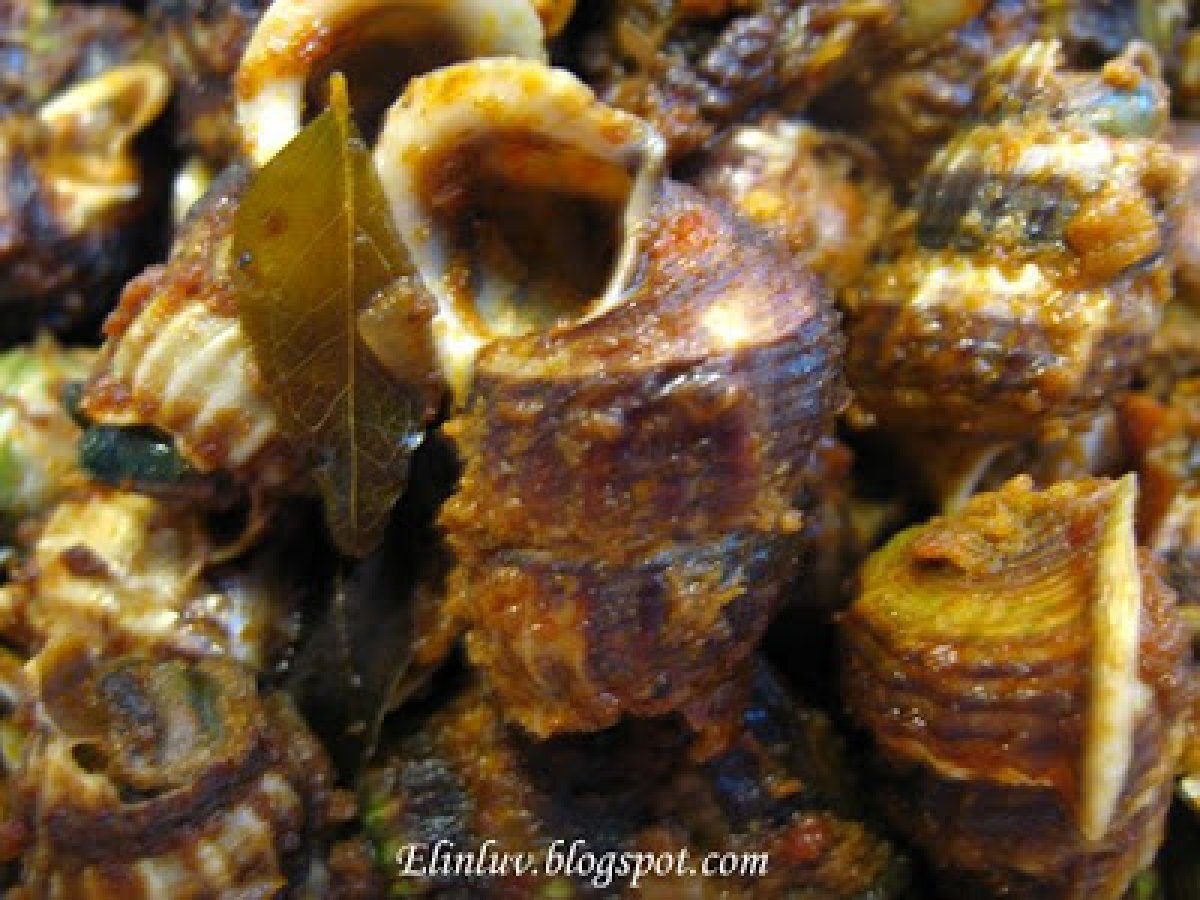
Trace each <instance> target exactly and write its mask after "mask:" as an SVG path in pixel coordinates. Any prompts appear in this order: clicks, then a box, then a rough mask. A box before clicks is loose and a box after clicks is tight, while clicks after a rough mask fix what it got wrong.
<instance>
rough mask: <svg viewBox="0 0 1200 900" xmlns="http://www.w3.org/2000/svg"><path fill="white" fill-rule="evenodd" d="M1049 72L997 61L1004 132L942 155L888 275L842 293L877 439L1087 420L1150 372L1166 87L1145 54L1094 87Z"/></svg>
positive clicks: (1038, 54) (1035, 59)
mask: <svg viewBox="0 0 1200 900" xmlns="http://www.w3.org/2000/svg"><path fill="white" fill-rule="evenodd" d="M1056 61H1057V50H1056V48H1055V47H1054V45H1043V44H1035V45H1031V46H1030V47H1029V48H1024V49H1022V50H1019V51H1014V52H1013V53H1011V54H1009V55H1007V56H1005V57H1002V58H1001V59H1000V60H998V61H997V62H996V64H995V67H994V71H993V74H994V76H995V79H996V80H995V85H996V86H995V88H994V90H993V89H989V90H988V91H985V98H991V99H985V101H984V103H985V109H994V110H995V111H996V112H997V113H998V114H999V115H1000V118H999V119H998V120H997V121H994V122H985V123H982V124H978V125H974V126H972V127H969V128H967V129H966V130H964V131H963V132H962V133H960V134H959V135H958V137H956V138H955V139H954V140H953V141H951V143H950V144H949V145H947V146H946V147H945V148H944V149H943V150H942V151H941V152H940V153H939V154H938V155H937V157H936V158H935V159H934V161H933V162H932V163H931V164H930V166H929V169H928V170H927V171H926V173H925V176H924V177H923V179H922V182H921V185H920V188H919V189H918V192H917V194H916V197H915V198H914V201H913V206H912V209H911V210H910V211H909V213H908V214H907V215H906V216H905V217H903V218H901V219H900V220H899V222H898V223H897V226H896V230H895V233H894V234H893V235H892V236H891V238H890V240H891V244H892V247H893V248H894V249H893V250H892V252H891V254H890V258H889V259H887V260H886V261H883V262H881V263H879V264H878V265H876V266H875V267H874V268H873V269H871V270H870V271H869V272H868V273H867V275H866V276H865V278H864V279H863V280H862V281H861V282H860V283H859V284H858V285H856V286H855V287H854V288H853V289H852V290H850V291H848V292H847V293H846V296H845V308H846V312H847V330H848V336H849V348H850V352H849V355H848V359H847V369H848V375H849V378H850V381H851V385H852V387H853V388H854V389H855V391H856V397H857V402H858V404H859V405H860V406H861V407H862V408H863V410H865V411H866V412H867V413H868V414H869V415H870V416H873V417H874V418H875V420H877V421H878V422H879V423H881V424H882V425H884V426H886V427H888V428H895V429H897V430H908V431H921V430H924V431H936V432H941V433H947V432H960V433H964V434H972V435H976V436H983V437H991V438H1005V437H1019V436H1023V435H1027V434H1028V433H1029V432H1030V430H1031V428H1032V429H1037V428H1047V427H1050V426H1054V425H1061V424H1062V423H1063V422H1069V421H1071V420H1072V419H1075V418H1077V417H1079V416H1080V415H1081V414H1089V413H1092V412H1094V411H1095V410H1096V409H1097V408H1098V407H1099V406H1100V405H1101V404H1102V403H1103V402H1104V401H1105V399H1106V398H1108V397H1110V396H1111V395H1112V394H1113V393H1114V392H1115V391H1116V390H1118V389H1119V388H1121V387H1123V386H1124V385H1125V384H1126V383H1127V382H1128V381H1129V380H1130V379H1131V378H1132V376H1133V373H1134V371H1135V369H1136V367H1137V366H1138V365H1139V364H1140V362H1141V361H1142V360H1143V359H1144V358H1145V355H1146V352H1147V350H1148V348H1149V345H1150V340H1151V336H1152V335H1153V333H1154V330H1155V328H1156V327H1157V325H1158V322H1159V319H1160V317H1161V315H1162V310H1163V307H1164V306H1165V304H1166V301H1167V299H1168V298H1169V297H1170V294H1171V280H1172V273H1173V265H1172V261H1171V258H1172V247H1171V235H1170V229H1171V226H1172V218H1171V205H1172V203H1173V201H1174V199H1175V196H1176V193H1177V191H1178V189H1179V187H1180V185H1181V183H1182V182H1181V176H1182V170H1181V169H1180V166H1179V164H1178V160H1177V158H1176V157H1175V155H1174V154H1173V153H1171V151H1170V150H1169V148H1168V147H1166V145H1165V144H1162V143H1160V142H1158V141H1157V140H1155V139H1154V138H1153V137H1142V136H1140V135H1142V134H1149V135H1154V134H1155V133H1156V129H1157V125H1158V123H1159V122H1160V117H1161V112H1162V111H1161V110H1160V109H1159V108H1158V107H1157V106H1156V105H1155V104H1156V102H1157V101H1156V99H1155V98H1157V97H1159V96H1160V95H1161V93H1162V87H1161V84H1159V83H1158V82H1157V80H1156V77H1155V73H1154V71H1153V69H1152V68H1150V69H1149V70H1148V69H1147V68H1146V66H1148V65H1149V63H1146V62H1145V53H1144V51H1142V50H1138V49H1134V50H1131V51H1130V53H1129V55H1128V56H1126V57H1122V58H1119V59H1118V60H1114V61H1113V62H1111V63H1109V64H1108V65H1107V66H1106V67H1105V68H1104V70H1102V72H1101V73H1100V74H1099V75H1098V76H1095V77H1094V79H1093V81H1094V82H1095V83H1093V82H1092V81H1087V80H1086V78H1085V76H1079V77H1078V78H1076V77H1075V76H1071V77H1066V76H1064V77H1062V78H1060V77H1059V76H1058V75H1057V74H1056V73H1057V72H1058V69H1056V68H1055V65H1056ZM1081 81H1082V82H1083V83H1081ZM1017 94H1021V95H1023V96H1025V98H1026V102H1025V104H1024V105H1022V106H1021V107H1020V111H1019V112H1017V111H1014V110H1009V111H1008V112H1005V110H1006V109H1007V107H1006V105H1005V104H1007V103H1009V102H1012V97H1013V96H1015V95H1017ZM1147 104H1149V105H1147ZM1113 135H1117V136H1113Z"/></svg>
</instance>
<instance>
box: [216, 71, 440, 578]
mask: <svg viewBox="0 0 1200 900" xmlns="http://www.w3.org/2000/svg"><path fill="white" fill-rule="evenodd" d="M233 259H234V260H235V261H236V266H235V282H234V283H235V285H236V288H237V291H238V302H239V308H240V316H241V321H242V325H243V327H244V328H245V330H246V333H247V335H248V336H249V339H250V342H251V344H252V346H253V349H254V353H255V356H256V359H257V361H258V365H259V368H260V369H261V371H262V377H263V379H264V381H265V382H266V385H267V388H268V391H269V393H270V396H271V398H272V402H273V404H274V407H275V409H276V411H277V413H278V415H279V419H280V422H281V425H282V427H283V429H284V431H285V433H286V434H287V435H288V437H289V438H290V439H291V440H292V442H293V443H294V444H295V445H296V446H297V447H299V448H300V449H301V450H302V451H303V452H305V453H307V454H308V457H309V459H311V461H312V466H313V475H314V477H315V479H316V481H317V484H318V486H319V487H320V490H321V494H322V497H323V498H324V501H325V517H326V521H327V522H328V524H329V529H330V532H331V533H332V534H333V537H334V540H335V541H336V542H337V545H338V547H339V548H340V549H341V550H342V551H343V552H345V553H348V554H351V555H354V556H363V555H365V554H366V553H368V552H370V550H371V549H372V548H373V547H375V546H376V545H377V544H378V542H379V540H380V538H381V537H382V534H383V530H384V527H385V525H386V524H387V518H388V513H389V511H390V510H391V508H392V505H393V504H394V503H395V501H396V498H397V497H399V495H400V494H401V493H402V492H403V491H404V488H405V485H406V482H407V478H408V461H409V457H410V455H411V453H412V451H413V450H414V449H415V448H416V447H417V446H418V445H419V444H420V443H421V439H422V436H423V434H424V429H425V425H426V423H427V422H428V420H429V419H430V418H431V417H432V414H433V411H434V406H435V403H436V379H435V376H434V372H435V369H434V357H433V344H432V334H431V332H430V331H429V328H428V318H429V316H428V314H427V312H426V310H427V309H428V308H431V307H430V304H429V303H428V300H427V299H426V298H425V296H424V289H423V288H419V289H417V290H414V289H412V279H411V278H408V276H410V275H411V274H412V272H413V266H412V264H411V261H410V260H409V258H408V255H407V253H406V251H405V249H404V246H403V244H402V243H401V242H400V239H399V237H398V236H397V234H396V231H395V227H394V225H393V224H392V219H391V215H390V212H389V210H388V205H387V201H386V199H385V197H384V194H383V189H382V187H381V186H380V184H379V180H378V177H377V176H376V174H375V170H374V168H373V166H372V163H371V156H370V153H369V151H368V149H367V147H366V145H365V144H364V143H363V141H362V138H361V137H360V136H359V135H358V133H357V130H356V129H355V127H354V124H353V122H352V120H351V118H350V110H349V101H348V99H347V95H346V87H345V81H344V79H341V78H340V77H339V76H334V78H333V79H332V80H331V84H330V106H329V108H328V109H327V110H326V111H325V112H324V113H322V114H321V115H320V116H318V117H317V118H316V119H315V120H313V122H312V123H311V124H310V125H308V126H307V127H306V128H305V129H304V130H303V131H302V132H301V133H300V134H299V135H297V136H296V138H295V139H294V140H293V141H292V142H291V143H290V144H288V145H287V146H286V147H284V148H283V150H281V151H280V153H279V154H278V155H277V156H276V157H275V158H274V159H273V160H271V161H270V162H269V163H267V165H266V166H264V167H263V168H262V169H261V170H259V172H258V173H256V175H255V176H254V179H253V181H252V182H251V184H250V185H249V187H248V189H247V191H246V194H245V196H244V197H243V199H242V202H241V204H240V206H239V208H238V210H237V214H236V216H235V220H234V236H233ZM397 279H405V284H406V285H408V286H409V289H407V290H405V291H402V292H399V294H398V296H399V297H400V298H401V299H402V300H405V298H406V302H409V303H411V304H413V306H414V310H415V312H414V313H413V315H411V316H408V317H407V320H408V321H409V327H411V328H413V330H414V331H413V334H411V335H409V336H408V340H406V341H405V343H404V346H405V347H406V352H407V353H409V354H411V358H410V359H408V360H406V364H405V365H404V367H403V371H404V372H405V373H406V376H405V379H404V380H401V379H398V378H397V377H396V376H395V375H394V374H391V372H390V371H389V369H388V368H386V367H385V366H383V365H382V364H380V362H379V361H378V360H377V359H376V358H375V356H374V355H373V354H372V352H371V351H370V349H369V348H368V347H367V346H366V345H365V344H364V343H363V340H362V338H361V336H360V335H359V330H358V320H359V316H360V314H362V313H363V312H364V311H365V310H367V309H368V308H369V307H370V305H371V302H372V299H373V298H375V297H376V296H377V295H378V294H379V293H380V292H381V291H385V289H387V288H388V287H389V286H390V285H392V284H393V283H394V282H395V281H396V280H397ZM401 318H403V317H398V318H397V321H399V320H400V319H401ZM413 373H416V374H413Z"/></svg>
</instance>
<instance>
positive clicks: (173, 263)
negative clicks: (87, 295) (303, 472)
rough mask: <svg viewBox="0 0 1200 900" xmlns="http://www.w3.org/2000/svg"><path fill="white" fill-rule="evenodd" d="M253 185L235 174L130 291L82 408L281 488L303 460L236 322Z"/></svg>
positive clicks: (242, 477) (201, 461) (202, 468)
mask: <svg viewBox="0 0 1200 900" xmlns="http://www.w3.org/2000/svg"><path fill="white" fill-rule="evenodd" d="M244 182H245V174H244V172H241V171H239V170H230V171H229V172H228V173H226V175H225V176H224V177H223V178H222V180H221V181H219V182H218V183H217V184H216V185H215V186H214V189H213V191H212V192H211V193H210V194H209V196H208V197H207V198H206V199H205V201H204V202H203V203H202V204H201V205H200V206H199V207H198V208H197V209H196V210H194V211H193V214H192V216H191V217H190V219H189V221H188V223H187V224H186V225H185V226H184V230H183V231H182V233H181V234H180V235H179V237H178V238H177V240H176V242H175V246H174V248H173V249H172V251H171V256H170V258H169V259H168V260H167V263H166V264H165V265H163V266H154V267H151V268H150V269H147V270H146V271H145V272H144V273H142V274H141V275H139V276H138V277H137V278H135V279H134V280H133V281H131V282H130V283H129V285H128V286H127V287H126V288H125V291H124V292H123V294H122V295H121V302H120V304H119V305H118V307H117V309H116V311H115V312H114V313H113V315H112V316H111V317H110V318H109V320H108V322H107V324H106V325H105V332H106V335H107V340H106V342H105V345H104V347H103V348H102V350H101V352H100V358H99V360H98V361H97V364H96V367H95V369H94V371H93V373H92V377H91V380H90V381H89V383H88V386H87V389H86V391H85V393H84V396H83V398H82V402H81V407H82V409H83V412H84V413H85V414H86V415H87V416H88V417H89V418H90V419H91V420H93V421H94V422H97V423H101V424H104V425H117V426H128V425H149V426H152V427H154V428H157V429H159V430H160V431H162V432H165V433H166V434H169V435H170V436H171V437H172V438H173V439H174V441H175V445H176V447H177V448H178V450H179V452H180V453H181V454H182V455H183V457H184V458H185V459H186V460H187V461H188V463H189V464H190V465H191V466H192V467H193V468H194V469H195V470H196V471H198V472H201V473H209V472H216V471H222V472H227V473H229V474H230V475H232V476H233V477H234V479H235V480H237V481H239V482H242V483H245V484H249V485H251V486H252V487H254V488H262V489H278V488H280V487H282V486H283V485H286V484H288V483H290V482H293V481H294V480H295V479H296V478H298V477H299V470H300V464H299V461H298V460H297V459H295V457H294V455H293V453H292V450H291V448H290V446H289V444H288V442H287V441H286V439H285V437H284V435H283V433H282V432H281V431H280V429H279V423H278V421H277V420H276V418H275V413H274V411H273V410H272V408H271V405H270V402H269V400H268V398H267V397H266V395H265V391H264V389H263V386H262V384H261V381H260V379H259V377H258V371H257V366H256V363H255V360H254V357H253V354H252V352H251V348H250V345H249V342H248V340H247V339H246V336H245V333H244V332H243V331H242V327H241V323H240V322H239V320H238V318H237V299H236V296H235V293H234V288H233V284H232V274H231V262H230V260H229V239H230V236H231V234H232V229H233V215H234V210H235V208H236V202H237V201H236V197H237V196H238V193H239V192H240V190H241V188H242V186H243V185H244Z"/></svg>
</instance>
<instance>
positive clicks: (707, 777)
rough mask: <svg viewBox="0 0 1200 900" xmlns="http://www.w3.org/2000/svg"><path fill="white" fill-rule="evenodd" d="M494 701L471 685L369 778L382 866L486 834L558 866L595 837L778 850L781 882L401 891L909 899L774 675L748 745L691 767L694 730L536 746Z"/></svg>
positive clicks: (770, 874) (583, 883)
mask: <svg viewBox="0 0 1200 900" xmlns="http://www.w3.org/2000/svg"><path fill="white" fill-rule="evenodd" d="M490 701H491V698H490V697H489V696H488V695H487V693H486V692H484V691H482V690H480V688H479V687H478V685H472V686H469V687H468V688H467V689H466V690H465V691H462V692H460V693H459V694H458V695H457V696H455V697H453V698H451V699H450V701H449V702H448V703H446V704H445V706H443V707H442V708H441V709H439V710H438V712H436V713H435V714H434V715H432V716H429V717H427V718H425V719H424V720H423V721H422V722H420V723H419V725H418V726H417V727H416V728H414V729H413V730H412V731H411V733H410V734H409V735H408V736H407V737H404V738H402V739H399V740H397V741H395V742H394V743H393V744H392V745H391V746H390V747H389V748H388V750H387V752H386V754H385V756H384V757H383V760H382V762H381V764H380V765H378V766H377V767H375V768H374V769H373V770H371V771H369V772H368V773H367V775H366V776H365V777H364V779H363V781H362V784H361V787H360V795H361V798H362V799H361V803H362V806H363V809H364V821H365V822H366V825H367V834H368V837H369V838H370V839H371V840H372V842H373V844H374V846H375V848H376V854H377V855H378V856H379V857H380V858H384V859H399V860H401V865H403V860H404V848H405V847H406V846H411V845H414V844H416V845H422V844H425V843H426V842H428V845H429V846H432V845H433V843H434V842H435V841H437V840H438V839H442V840H448V841H451V842H453V847H454V849H456V850H461V849H467V848H472V849H473V848H476V847H479V846H480V845H481V842H482V841H483V840H484V839H485V838H486V839H491V841H492V842H493V844H492V845H491V846H494V848H495V850H496V851H497V852H502V851H504V850H516V851H518V852H528V853H532V854H533V855H534V857H535V858H536V859H537V860H538V861H539V863H543V864H544V854H545V852H546V850H547V848H548V847H549V845H550V843H551V841H554V840H560V841H562V842H563V846H564V847H566V846H569V845H570V844H571V842H572V841H575V840H582V841H585V842H586V848H587V851H588V852H591V853H594V854H596V855H600V854H603V853H608V852H622V851H625V852H642V853H656V854H657V853H662V852H663V851H666V852H670V853H672V854H674V855H675V856H676V857H678V855H679V851H680V849H683V848H686V850H687V851H690V853H689V858H690V859H692V860H693V861H695V860H698V859H700V857H701V856H702V855H703V854H704V853H705V852H707V851H710V850H718V851H735V852H736V851H741V852H744V853H756V852H761V851H766V852H768V853H769V854H770V856H769V859H770V864H769V867H768V871H767V872H766V873H765V874H763V875H761V876H760V877H738V876H733V877H729V878H720V879H717V878H713V879H702V878H700V877H699V876H698V875H695V874H690V875H689V874H686V873H683V874H679V875H675V874H672V875H671V876H665V877H656V876H655V875H654V874H649V875H645V876H643V877H642V878H641V880H640V882H639V883H638V884H637V885H636V887H634V886H632V885H630V883H629V874H630V873H629V872H625V873H624V875H622V874H621V873H619V872H615V873H614V877H613V878H612V881H611V883H610V884H603V883H601V881H602V879H597V880H595V881H593V876H594V875H595V873H591V874H589V875H585V876H583V877H580V876H579V873H574V874H575V877H572V874H571V873H568V874H564V875H562V876H559V877H555V878H548V877H546V876H542V877H539V878H529V877H525V878H521V877H517V876H512V875H511V874H510V876H509V877H508V878H488V877H476V878H470V879H468V878H466V877H463V876H462V873H455V872H452V871H447V872H444V873H441V872H431V873H430V875H429V877H427V878H411V877H410V878H403V879H401V878H397V877H396V876H395V869H393V870H392V871H391V872H387V873H385V875H386V877H387V878H388V879H389V881H390V884H391V885H393V886H400V885H403V889H405V890H408V891H412V892H413V893H415V894H417V895H418V896H423V897H430V898H443V897H454V896H461V894H462V892H464V891H466V892H468V893H469V894H470V896H472V897H479V898H496V897H501V896H503V897H509V898H524V897H530V898H533V897H544V896H547V895H550V896H554V897H562V898H575V897H588V896H594V895H596V894H599V895H601V896H605V897H655V898H670V897H684V896H686V897H696V898H701V900H716V898H718V897H729V896H736V897H740V898H746V900H753V898H759V897H762V898H767V897H786V896H802V897H811V898H814V900H838V898H843V900H850V898H863V897H874V898H879V900H886V898H890V897H894V896H898V891H899V889H900V887H901V885H902V884H903V877H902V876H903V866H902V864H901V860H900V859H899V858H898V857H897V856H896V854H895V852H894V851H892V850H891V848H889V846H888V845H887V844H886V843H885V842H884V841H882V840H881V839H880V838H879V837H878V836H877V835H876V834H875V833H874V832H873V831H872V830H871V829H870V827H869V826H866V825H864V824H863V823H862V822H860V821H857V820H856V816H855V804H854V802H853V797H852V795H851V793H850V785H849V784H848V783H847V782H846V781H845V780H844V779H843V774H844V773H843V771H842V768H841V766H842V763H843V752H844V751H843V749H842V746H841V742H840V741H839V739H838V737H837V735H836V734H835V733H834V732H833V731H832V728H831V726H830V723H829V721H828V720H827V719H826V718H825V717H824V716H823V715H821V714H820V713H818V712H815V711H813V710H811V709H806V708H803V707H801V706H799V705H797V703H796V701H795V699H794V698H792V697H791V696H790V695H789V694H788V693H787V691H786V690H785V689H784V688H783V686H782V685H781V684H780V682H779V681H778V680H776V678H775V677H774V676H773V675H772V674H771V673H770V672H768V671H767V670H766V669H765V667H760V668H759V671H758V672H757V674H756V677H755V689H754V695H753V700H752V702H751V704H750V707H749V709H748V712H747V716H746V719H745V724H744V725H742V726H741V727H740V728H739V737H738V741H737V744H736V746H735V748H734V749H732V750H730V751H729V752H728V753H725V754H723V755H721V756H718V757H716V758H715V759H713V760H711V761H710V762H708V763H706V764H702V765H701V764H697V763H695V762H692V761H690V760H688V758H687V756H686V754H685V753H684V752H683V750H684V748H685V746H686V744H687V740H688V736H687V734H686V731H685V730H684V729H681V728H680V727H679V725H678V723H676V722H672V721H670V720H652V721H638V722H627V723H624V724H623V725H621V726H618V727H617V728H616V729H612V730H609V731H606V732H602V733H599V734H589V735H577V736H569V737H558V738H552V739H550V740H548V741H531V740H529V739H528V738H527V737H526V736H524V735H522V734H521V733H520V732H516V731H514V730H512V729H508V728H505V727H504V720H503V717H502V716H501V715H500V714H499V712H498V710H497V709H496V708H495V707H494V706H493V705H492V703H491V702H490ZM397 851H400V855H399V856H397ZM456 875H457V877H456ZM589 882H591V883H589Z"/></svg>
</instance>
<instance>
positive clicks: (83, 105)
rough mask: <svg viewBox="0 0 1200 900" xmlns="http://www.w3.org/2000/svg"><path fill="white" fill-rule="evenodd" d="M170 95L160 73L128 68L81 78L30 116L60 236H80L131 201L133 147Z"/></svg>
mask: <svg viewBox="0 0 1200 900" xmlns="http://www.w3.org/2000/svg"><path fill="white" fill-rule="evenodd" d="M170 93H171V81H170V77H169V76H168V75H167V73H166V71H165V70H164V69H163V68H162V67H161V66H159V65H156V64H154V63H148V62H136V63H129V64H127V65H123V66H115V67H113V68H111V69H108V70H107V71H105V72H102V73H101V74H99V75H97V76H95V77H94V78H89V79H88V80H86V81H83V82H81V83H79V84H77V85H75V86H73V87H71V88H69V89H67V90H65V91H63V92H62V93H61V94H58V95H57V96H56V97H54V98H53V99H51V100H50V101H48V102H47V103H45V104H44V105H43V106H42V107H41V109H39V110H38V120H39V122H40V123H41V124H42V126H43V127H44V128H45V129H46V134H47V145H48V151H49V152H48V153H47V155H46V158H45V160H44V161H43V166H44V168H45V172H46V176H47V179H48V183H49V185H50V187H51V188H52V189H53V190H54V192H55V193H56V194H57V196H58V198H59V206H60V209H61V215H62V219H63V222H64V224H65V225H66V226H67V227H68V229H70V230H72V231H83V230H84V229H86V228H87V227H88V226H89V225H90V224H91V223H92V222H93V221H95V220H96V219H97V218H98V217H100V216H102V215H104V213H105V212H106V211H108V210H109V209H111V208H112V207H113V206H116V205H119V204H122V203H128V202H131V201H133V200H136V199H137V197H138V195H139V194H140V192H141V186H140V181H139V174H138V170H139V166H138V162H137V159H136V157H135V155H134V154H133V152H132V151H133V143H134V140H135V139H136V138H137V136H138V135H139V134H140V133H141V132H143V131H144V130H146V129H147V128H148V127H149V126H150V125H151V124H152V123H153V122H154V120H155V119H157V118H158V117H159V115H160V114H161V113H162V111H163V109H164V108H165V107H166V104H167V99H168V98H169V96H170Z"/></svg>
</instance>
